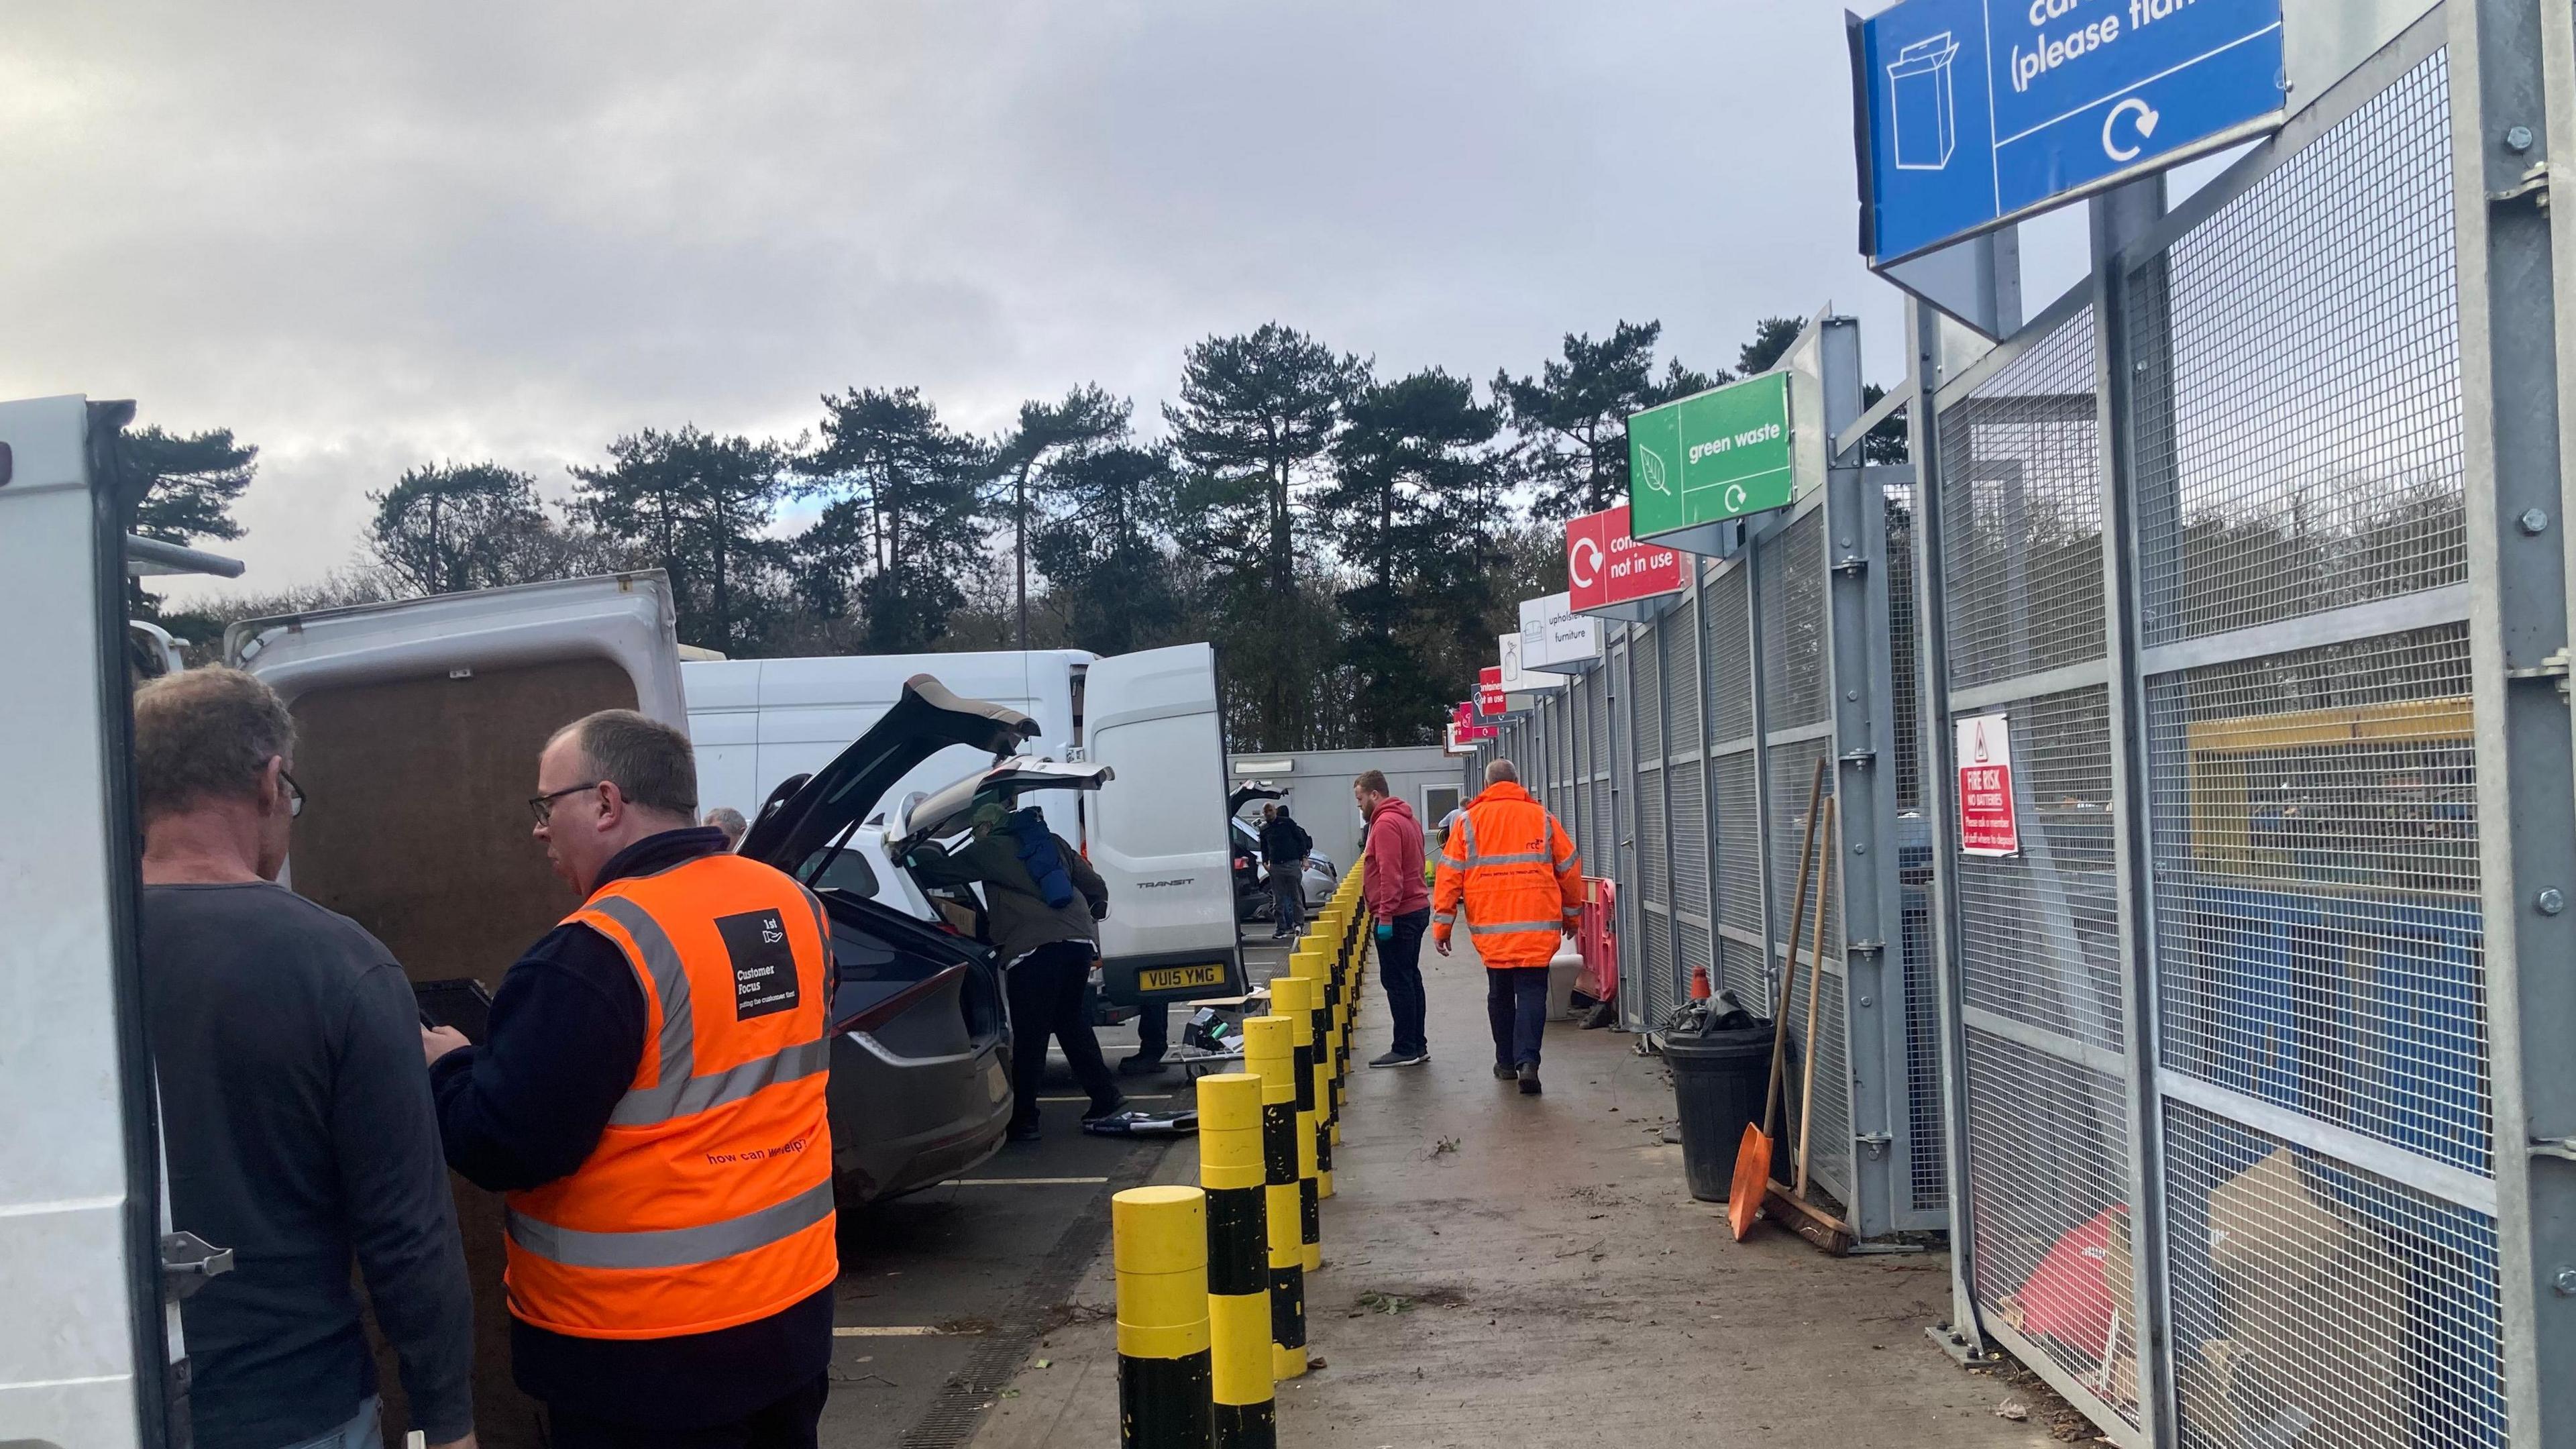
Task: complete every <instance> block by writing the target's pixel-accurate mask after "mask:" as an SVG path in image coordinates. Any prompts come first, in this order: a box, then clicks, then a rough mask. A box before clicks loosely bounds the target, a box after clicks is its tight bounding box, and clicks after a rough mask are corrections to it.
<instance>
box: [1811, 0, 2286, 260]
mask: <svg viewBox="0 0 2576 1449" xmlns="http://www.w3.org/2000/svg"><path fill="white" fill-rule="evenodd" d="M1852 68H1853V77H1852V78H1853V84H1854V87H1855V88H1856V89H1857V90H1858V92H1859V95H1858V96H1857V98H1856V100H1857V103H1858V105H1859V107H1860V110H1861V115H1862V117H1863V119H1864V122H1865V124H1864V126H1863V128H1862V131H1861V134H1862V137H1863V149H1864V152H1865V154H1864V155H1863V157H1862V163H1863V164H1862V172H1861V188H1862V202H1863V207H1864V211H1865V213H1866V215H1867V216H1868V227H1867V237H1866V246H1867V250H1868V252H1869V254H1870V256H1871V257H1872V258H1873V259H1874V260H1876V261H1880V262H1889V261H1895V260H1898V259H1901V258H1904V257H1908V256H1912V255H1914V254H1916V253H1918V252H1922V251H1926V250H1929V249H1931V248H1932V247H1935V246H1938V245H1940V244H1942V243H1944V242H1948V241H1952V240H1955V239H1957V238H1959V237H1962V236H1967V235H1969V234H1971V233H1974V232H1977V231H1979V230H1982V229H1984V228H1986V227H1990V226H1992V225H1994V224H1995V223H1996V222H1998V221H2001V220H2004V219H2005V218H2008V217H2012V216H2016V215H2019V214H2021V213H2024V212H2028V211H2033V210H2036V209H2038V208H2040V207H2043V206H2046V205H2047V204H2048V203H2050V202H2052V201H2056V200H2059V199H2061V198H2063V197H2066V196H2068V195H2070V194H2072V193H2075V192H2079V191H2084V190H2087V189H2091V188H2095V187H2098V186H2100V185H2102V184H2105V183H2107V182H2110V181H2112V180H2115V179H2118V178H2122V177H2125V176H2126V175H2128V174H2130V173H2145V172H2149V171H2153V170H2155V169H2156V168H2157V167H2158V166H2161V165H2170V164H2172V163H2173V162H2175V161H2178V160H2181V159H2183V157H2184V155H2185V154H2186V153H2188V152H2190V151H2191V150H2192V148H2194V147H2195V146H2198V145H2199V144H2200V143H2202V142H2206V141H2209V140H2210V139H2211V138H2212V137H2216V136H2220V135H2222V134H2224V133H2227V132H2231V131H2239V130H2241V129H2242V128H2244V127H2247V126H2249V125H2251V124H2254V123H2258V122H2261V121H2264V120H2266V119H2267V118H2268V119H2273V120H2275V121H2277V119H2278V117H2279V116H2280V114H2281V112H2282V111H2283V109H2284V106H2285V102H2286V96H2287V88H2286V83H2285V79H2284V76H2283V73H2282V50H2281V0H1901V3H1899V4H1897V5H1895V6H1892V7H1890V8H1889V9H1887V10H1885V11H1882V12H1880V13H1879V14H1877V15H1874V16H1872V17H1870V18H1869V19H1867V20H1864V21H1859V22H1856V23H1855V24H1854V26H1853V38H1852Z"/></svg>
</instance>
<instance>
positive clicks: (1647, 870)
mask: <svg viewBox="0 0 2576 1449" xmlns="http://www.w3.org/2000/svg"><path fill="white" fill-rule="evenodd" d="M1636 779H1637V786H1636V788H1637V793H1636V796H1635V799H1636V802H1637V867H1638V879H1637V899H1638V901H1639V902H1640V903H1642V904H1645V905H1655V906H1661V905H1668V904H1670V901H1669V899H1668V895H1667V892H1666V891H1665V889H1664V772H1663V771H1662V770H1660V769H1649V770H1640V771H1638V773H1637V777H1636Z"/></svg>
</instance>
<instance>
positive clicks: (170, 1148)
mask: <svg viewBox="0 0 2576 1449" xmlns="http://www.w3.org/2000/svg"><path fill="white" fill-rule="evenodd" d="M142 963H143V994H144V1007H145V1015H146V1018H147V1022H148V1029H149V1031H150V1033H151V1039H152V1058H153V1064H154V1066H155V1068H156V1069H157V1071H158V1074H159V1078H160V1087H161V1121H162V1134H163V1139H164V1144H165V1147H166V1150H167V1152H168V1154H169V1170H170V1218H171V1222H172V1224H173V1225H174V1226H176V1227H179V1228H182V1229H185V1230H187V1231H189V1232H193V1233H195V1234H196V1235H197V1236H199V1237H201V1238H203V1239H205V1240H206V1241H207V1242H209V1243H212V1244H214V1245H215V1246H217V1247H221V1248H230V1249H232V1250H233V1271H231V1272H229V1273H226V1274H223V1275H221V1276H219V1277H217V1278H215V1279H213V1280H212V1281H211V1282H209V1283H207V1285H206V1286H205V1288H204V1289H202V1290H201V1291H199V1292H198V1293H197V1294H196V1295H195V1296H194V1297H192V1298H190V1299H188V1300H187V1302H186V1303H184V1304H182V1305H181V1307H180V1310H179V1311H180V1317H181V1326H182V1328H183V1329H184V1330H185V1332H186V1335H187V1344H188V1357H189V1359H190V1360H191V1367H192V1368H193V1370H194V1384H193V1387H192V1390H191V1392H190V1408H191V1410H192V1411H193V1417H194V1420H195V1428H196V1441H197V1444H198V1445H199V1446H200V1449H274V1446H276V1445H279V1444H294V1443H299V1442H301V1441H303V1440H306V1439H309V1438H313V1437H315V1436H317V1435H319V1434H321V1433H323V1432H324V1431H326V1430H328V1429H331V1428H334V1427H336V1426H338V1425H339V1424H342V1423H345V1422H346V1421H347V1420H348V1419H349V1418H350V1417H351V1416H352V1415H354V1414H356V1413H357V1411H358V1405H359V1402H360V1401H361V1400H362V1399H364V1398H365V1396H367V1395H368V1394H372V1393H374V1392H375V1391H376V1364H375V1358H374V1356H373V1355H372V1354H370V1353H369V1352H368V1349H367V1341H366V1336H365V1333H364V1331H363V1329H362V1328H361V1327H360V1322H359V1308H358V1295H357V1293H356V1292H355V1291H354V1289H353V1288H352V1286H351V1284H350V1278H349V1265H350V1263H351V1262H352V1261H353V1260H354V1261H355V1262H356V1263H357V1265H358V1268H359V1270H360V1272H362V1273H363V1274H364V1275H365V1278H366V1284H367V1296H368V1298H369V1299H370V1300H372V1302H373V1304H374V1306H375V1313H376V1322H377V1323H378V1324H379V1325H380V1326H381V1327H382V1328H383V1329H384V1332H385V1336H386V1338H387V1339H388V1340H390V1341H391V1342H392V1344H393V1346H394V1349H395V1352H396V1354H397V1356H398V1358H399V1360H400V1362H401V1365H402V1379H403V1388H404V1391H405V1393H406V1395H407V1396H408V1398H409V1400H410V1404H411V1413H412V1422H413V1424H414V1426H415V1427H417V1428H419V1429H421V1430H423V1431H425V1432H426V1433H427V1434H428V1436H429V1439H430V1441H431V1442H432V1443H444V1442H446V1441H447V1440H450V1439H457V1438H462V1437H463V1436H464V1434H465V1432H466V1431H467V1430H468V1429H470V1428H472V1427H473V1424H474V1398H473V1366H474V1304H473V1297H472V1290H471V1289H470V1288H469V1287H468V1286H467V1282H466V1276H465V1255H464V1251H463V1248H462V1245H461V1244H460V1243H459V1242H458V1240H457V1236H456V1207H455V1199H454V1198H453V1197H452V1196H450V1194H449V1191H448V1185H447V1169H446V1165H445V1164H444V1163H442V1162H441V1161H440V1160H439V1150H438V1124H437V1119H436V1117H435V1116H434V1114H433V1109H432V1107H431V1105H430V1094H429V1078H428V1076H427V1074H426V1073H424V1072H423V1071H422V1070H421V1065H420V1008H419V1006H418V1004H417V1003H416V1002H415V1001H414V999H413V997H412V993H411V987H410V984H409V983H408V982H406V981H405V980H404V979H403V971H402V967H401V966H399V965H397V964H396V963H395V961H394V959H393V955H392V953H391V952H389V951H387V950H386V949H385V947H384V945H383V943H381V942H379V941H377V940H376V938H375V937H373V936H371V935H369V934H367V932H366V931H365V930H363V929H361V928H360V927H359V926H358V924H357V923H356V922H354V921H351V920H349V919H348V918H346V917H344V916H338V915H334V914H333V913H331V912H330V911H326V910H324V909H323V908H322V907H320V906H317V905H315V904H313V903H312V902H311V901H308V900H305V899H304V898H303V897H301V896H298V895H296V894H295V893H294V892H292V891H289V890H286V889H284V888H282V887H279V886H274V885H269V884H265V883H259V884H250V885H159V886H151V887H147V888H146V889H145V890H144V892H143V938H142Z"/></svg>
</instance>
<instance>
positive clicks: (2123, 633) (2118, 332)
mask: <svg viewBox="0 0 2576 1449" xmlns="http://www.w3.org/2000/svg"><path fill="white" fill-rule="evenodd" d="M2164 211H2165V183H2164V178H2163V177H2161V176H2156V177H2151V178H2149V179H2147V180H2144V181H2137V182H2132V183H2131V184H2129V185H2127V186H2123V187H2121V188H2119V189H2118V190H2116V191H2112V192H2109V193H2106V194H2104V195H2102V196H2098V197H2095V198H2094V199H2093V200H2092V201H2091V202H2090V203H2089V215H2090V219H2091V223H2092V242H2093V315H2094V332H2093V337H2094V343H2093V346H2094V374H2093V376H2094V389H2095V394H2096V396H2095V403H2094V406H2095V415H2096V416H2097V417H2099V418H2100V419H2101V423H2100V426H2099V427H2097V428H2096V430H2095V437H2096V445H2097V447H2098V448H2099V449H2100V451H2101V472H2102V590H2103V627H2104V631H2105V635H2106V637H2105V639H2104V641H2103V649H2104V658H2105V662H2106V664H2107V666H2108V668H2107V674H2108V676H2109V695H2110V725H2111V814H2112V820H2113V821H2114V823H2115V826H2116V829H2115V830H2114V833H2113V836H2112V840H2113V846H2112V866H2113V871H2114V879H2115V880H2116V882H2117V890H2118V895H2119V927H2120V929H2119V947H2120V967H2121V970H2120V1021H2121V1032H2120V1041H2121V1045H2122V1048H2123V1067H2124V1070H2123V1071H2122V1073H2121V1082H2120V1085H2121V1089H2122V1095H2123V1097H2124V1098H2125V1100H2126V1103H2127V1110H2128V1117H2129V1160H2128V1163H2127V1170H2128V1197H2129V1214H2128V1216H2129V1244H2130V1254H2129V1259H2130V1268H2131V1271H2132V1273H2133V1274H2134V1276H2135V1282H2134V1285H2133V1288H2132V1291H2131V1293H2130V1295H2129V1298H2130V1302H2131V1304H2132V1305H2133V1309H2132V1311H2133V1312H2134V1314H2135V1316H2136V1319H2137V1321H2136V1322H2135V1323H2133V1324H2132V1325H2130V1328H2131V1331H2132V1332H2133V1333H2134V1334H2135V1336H2136V1340H2137V1342H2136V1352H2137V1355H2138V1434H2139V1437H2140V1439H2141V1440H2142V1441H2143V1442H2145V1443H2147V1444H2151V1445H2155V1446H2157V1449H2165V1446H2169V1445H2172V1444H2173V1443H2175V1442H2176V1436H2177V1427H2176V1420H2175V1413H2174V1402H2175V1401H2174V1383H2173V1352H2172V1349H2173V1343H2172V1337H2171V1334H2170V1332H2169V1331H2168V1324H2167V1318H2168V1310H2169V1308H2170V1306H2171V1304H2170V1299H2169V1297H2168V1295H2167V1292H2166V1287H2165V1281H2166V1280H2165V1271H2164V1264H2165V1252H2164V1249H2165V1212H2164V1193H2165V1173H2164V1153H2163V1150H2162V1144H2163V1136H2164V1133H2163V1123H2164V1112H2163V1102H2162V1098H2161V1097H2160V1095H2159V1094H2158V1091H2157V1088H2156V1062H2157V1042H2158V1041H2159V1040H2160V1036H2159V1033H2158V1032H2157V1030H2156V1024H2155V1003H2156V970H2155V934H2154V925H2153V922H2152V920H2151V918H2150V913H2151V910H2152V907H2153V902H2154V899H2155V889H2154V885H2155V883H2154V880H2153V878H2152V876H2151V875H2150V871H2149V862H2151V861H2152V860H2153V859H2154V849H2153V845H2152V843H2151V841H2150V839H2149V828H2150V820H2149V817H2150V815H2151V813H2152V811H2151V809H2150V800H2151V792H2150V791H2149V790H2148V788H2147V719H2146V711H2147V703H2146V695H2145V692H2144V689H2143V687H2142V680H2141V678H2140V674H2139V666H2138V650H2139V647H2140V641H2139V611H2140V608H2141V600H2140V579H2139V563H2138V546H2137V540H2138V521H2137V511H2138V498H2137V496H2136V479H2137V477H2138V475H2139V473H2140V472H2141V470H2140V469H2139V467H2138V466H2137V464H2138V460H2137V459H2135V458H2134V457H2132V456H2131V453H2130V444H2131V442H2132V441H2133V440H2134V439H2135V438H2136V437H2137V436H2138V435H2139V431H2140V430H2139V428H2138V426H2137V422H2138V420H2137V417H2136V415H2135V411H2134V404H2135V401H2136V398H2137V396H2138V394H2139V392H2140V391H2141V390H2142V385H2141V380H2140V378H2139V377H2138V375H2137V371H2136V369H2138V368H2143V367H2147V366H2158V367H2170V365H2171V357H2172V352H2173V349H2172V345H2171V343H2170V340H2169V339H2168V338H2167V337H2165V336H2164V335H2162V334H2163V325H2162V317H2163V313H2162V310H2161V309H2160V308H2152V309H2148V311H2149V318H2148V321H2147V323H2146V325H2150V326H2153V327H2155V328H2156V330H2157V335H2155V336H2151V337H2145V338H2139V337H2134V336H2132V329H2133V322H2134V321H2135V320H2136V319H2133V318H2132V316H2131V314H2130V313H2129V311H2128V304H2129V300H2130V289H2129V275H2128V269H2129V266H2130V263H2131V257H2130V255H2129V252H2130V248H2131V247H2132V246H2133V245H2134V244H2135V243H2137V242H2138V241H2139V239H2140V238H2142V237H2144V236H2145V235H2146V234H2147V233H2148V232H2149V231H2150V230H2152V229H2153V228H2154V227H2155V224H2156V223H2157V221H2159V220H2160V219H2162V218H2163V216H2164ZM2154 395H2155V396H2158V397H2166V396H2170V395H2171V387H2170V386H2169V385H2168V384H2165V383H2164V382H2163V381H2162V380H2161V379H2159V380H2158V382H2157V386H2156V387H2155V391H2154ZM2171 435H2172V434H2171V430H2170V429H2166V430H2162V436H2164V437H2168V438H2169V437H2171ZM2168 476H2170V475H2168Z"/></svg>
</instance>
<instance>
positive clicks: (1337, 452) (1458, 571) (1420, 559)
mask: <svg viewBox="0 0 2576 1449" xmlns="http://www.w3.org/2000/svg"><path fill="white" fill-rule="evenodd" d="M1346 418H1347V426H1346V427H1345V428H1344V430H1343V432H1342V435H1341V437H1340V438H1339V439H1338V440H1337V441H1336V442H1335V444H1334V448H1333V461H1334V467H1335V474H1336V476H1335V481H1334V485H1333V488H1332V490H1331V491H1330V492H1329V493H1328V494H1326V495H1325V498H1324V501H1323V503H1324V508H1325V510H1326V512H1327V513H1328V514H1329V516H1330V517H1331V519H1332V521H1333V525H1334V531H1335V533H1336V535H1337V536H1338V537H1339V539H1340V540H1341V546H1342V556H1343V559H1344V561H1345V563H1346V564H1347V565H1348V566H1349V568H1350V570H1351V581H1350V582H1349V583H1348V584H1346V585H1345V586H1344V587H1343V589H1342V590H1341V594H1340V604H1341V613H1342V617H1343V621H1344V627H1345V629H1346V635H1345V638H1344V640H1343V660H1344V662H1345V663H1346V664H1347V665H1348V666H1349V667H1350V670H1351V672H1352V675H1353V678H1352V681H1351V688H1352V690H1353V699H1352V706H1351V708H1352V713H1353V716H1354V718H1353V732H1354V734H1355V736H1356V742H1357V743H1360V744H1364V745H1409V744H1427V743H1432V742H1435V741H1436V740H1437V739H1438V738H1439V727H1440V718H1441V713H1442V711H1443V709H1444V708H1445V707H1446V706H1447V704H1448V703H1449V701H1450V700H1452V699H1455V698H1456V697H1457V691H1458V690H1459V689H1460V688H1461V687H1462V681H1460V680H1458V679H1455V678H1451V677H1448V676H1449V675H1451V674H1453V673H1454V672H1455V671H1454V670H1444V669H1442V668H1440V667H1438V664H1439V661H1435V660H1434V659H1432V658H1429V657H1426V654H1425V651H1424V650H1423V648H1422V647H1421V646H1422V642H1423V639H1424V637H1425V636H1426V632H1427V631H1430V630H1435V629H1436V627H1437V625H1438V623H1439V622H1440V621H1444V620H1447V619H1449V618H1451V617H1453V616H1456V615H1458V614H1461V613H1467V614H1472V615H1475V616H1477V617H1480V618H1481V617H1482V616H1483V614H1484V613H1485V610H1484V609H1483V608H1482V607H1481V605H1482V604H1483V602H1484V601H1483V599H1482V597H1481V595H1482V594H1483V592H1484V590H1483V589H1482V588H1481V587H1480V586H1479V585H1480V584H1481V577H1482V572H1483V569H1482V564H1483V562H1484V560H1483V558H1482V555H1483V553H1484V552H1485V549H1484V546H1483V540H1484V538H1485V536H1486V534H1487V531H1488V529H1489V528H1490V527H1491V525H1492V524H1493V523H1494V522H1497V521H1499V520H1497V519H1496V518H1495V517H1494V515H1495V514H1496V513H1497V512H1499V511H1500V500H1499V492H1500V489H1499V487H1498V482H1499V477H1498V473H1497V462H1496V459H1495V457H1494V455H1493V454H1492V453H1491V452H1490V451H1489V447H1488V445H1490V444H1491V443H1492V441H1493V439H1494V436H1495V434H1496V433H1497V432H1498V431H1499V430H1500V428H1501V426H1502V414H1501V410H1500V408H1498V407H1489V406H1483V405H1479V404H1478V403H1477V402H1476V399H1475V388H1474V386H1473V385H1472V384H1470V383H1469V382H1468V381H1467V380H1466V379H1464V378H1459V377H1452V376H1451V375H1449V374H1448V373H1446V372H1444V371H1441V370H1440V369H1438V368H1431V369H1428V370H1425V371H1422V372H1418V373H1415V374H1413V375H1412V376H1410V377H1404V378H1399V379H1397V380H1396V381H1394V382H1390V383H1373V384H1371V385H1369V386H1368V387H1365V388H1363V389H1362V390H1361V391H1360V392H1359V394H1358V395H1357V396H1356V397H1354V398H1353V399H1352V400H1351V402H1350V405H1349V408H1348V410H1347V413H1346ZM1462 552H1463V554H1464V557H1462V556H1461V555H1462ZM1462 588H1463V591H1464V595H1465V596H1464V597H1462V596H1461V592H1462ZM1488 642H1489V643H1490V642H1491V641H1490V640H1488Z"/></svg>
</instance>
